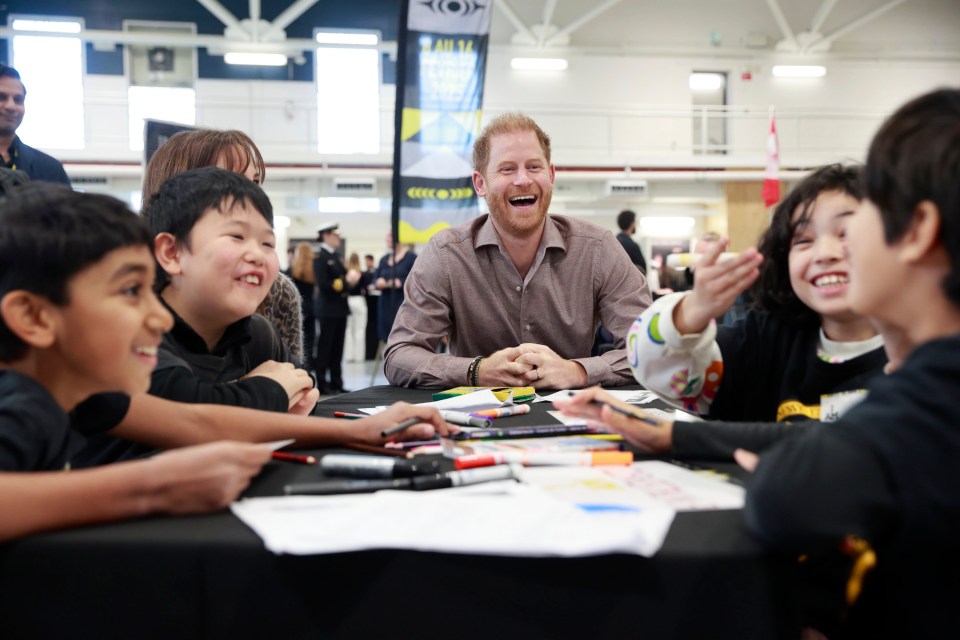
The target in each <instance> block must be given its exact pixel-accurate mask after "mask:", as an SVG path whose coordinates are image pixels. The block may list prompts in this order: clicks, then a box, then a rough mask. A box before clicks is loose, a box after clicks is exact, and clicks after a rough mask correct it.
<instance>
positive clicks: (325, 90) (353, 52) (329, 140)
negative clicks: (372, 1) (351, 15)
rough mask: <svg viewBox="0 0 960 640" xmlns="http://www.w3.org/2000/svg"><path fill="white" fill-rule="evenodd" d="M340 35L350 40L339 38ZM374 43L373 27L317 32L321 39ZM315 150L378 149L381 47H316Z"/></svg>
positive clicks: (372, 150) (366, 151)
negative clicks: (369, 28) (354, 30)
mask: <svg viewBox="0 0 960 640" xmlns="http://www.w3.org/2000/svg"><path fill="white" fill-rule="evenodd" d="M345 38H347V39H350V40H344V39H345ZM352 38H366V40H365V41H356V42H358V44H376V42H377V40H378V39H379V38H378V37H377V35H376V34H372V33H369V32H367V33H359V32H351V33H329V32H318V33H317V41H318V42H321V43H343V42H354V40H352ZM316 68H317V139H318V141H317V150H318V151H319V152H320V153H342V154H347V153H379V152H380V51H379V50H377V49H375V48H370V49H361V48H343V47H339V48H338V47H323V46H321V47H318V48H317V57H316Z"/></svg>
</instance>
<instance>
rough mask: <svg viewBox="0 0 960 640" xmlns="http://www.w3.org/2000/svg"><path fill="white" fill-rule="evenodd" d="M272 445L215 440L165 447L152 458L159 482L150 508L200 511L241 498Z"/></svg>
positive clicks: (154, 472)
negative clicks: (180, 447)
mask: <svg viewBox="0 0 960 640" xmlns="http://www.w3.org/2000/svg"><path fill="white" fill-rule="evenodd" d="M271 451H272V449H271V447H270V446H269V445H264V444H248V443H246V442H225V441H222V442H212V443H210V444H202V445H197V446H193V447H185V448H183V449H172V450H170V451H164V452H163V453H158V454H157V455H155V456H153V457H152V458H149V460H148V461H147V464H149V465H150V466H151V471H150V477H151V478H152V479H153V481H154V482H155V486H154V487H152V490H150V493H149V494H148V495H147V496H146V497H147V500H148V501H149V509H147V510H148V511H159V512H162V513H177V514H180V513H198V512H203V511H211V510H213V509H222V508H224V507H226V506H227V505H228V504H230V503H231V502H233V501H234V500H236V499H237V496H239V495H240V492H241V491H243V490H244V489H246V487H247V485H248V484H250V478H252V477H253V476H255V475H257V474H258V473H259V472H260V469H261V467H263V465H265V464H266V463H267V462H269V460H270V454H271Z"/></svg>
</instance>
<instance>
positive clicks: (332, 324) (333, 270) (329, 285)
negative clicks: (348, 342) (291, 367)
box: [313, 222, 350, 395]
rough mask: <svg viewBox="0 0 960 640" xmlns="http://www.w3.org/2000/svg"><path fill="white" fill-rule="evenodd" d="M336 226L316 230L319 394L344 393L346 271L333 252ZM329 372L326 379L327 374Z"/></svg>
mask: <svg viewBox="0 0 960 640" xmlns="http://www.w3.org/2000/svg"><path fill="white" fill-rule="evenodd" d="M339 227H340V225H339V223H336V222H328V223H326V224H321V225H320V226H318V227H317V236H318V238H317V239H318V240H320V254H319V256H318V257H317V258H315V259H314V261H313V273H314V275H315V276H316V280H317V292H318V295H317V306H318V307H320V308H319V309H317V317H318V318H319V319H320V339H319V341H318V344H317V387H318V388H319V389H320V393H321V394H322V395H331V394H335V393H344V392H346V389H344V388H343V371H342V366H343V343H344V340H345V338H346V331H347V316H348V315H350V307H349V306H348V304H347V295H348V294H347V290H348V289H349V288H350V284H349V283H348V282H347V280H346V279H347V268H346V266H344V264H343V259H342V258H341V256H340V255H339V254H338V253H337V249H339V248H340V244H341V242H342V240H341V238H340V234H339V232H338V231H337V229H339ZM328 371H329V378H328V377H327V372H328Z"/></svg>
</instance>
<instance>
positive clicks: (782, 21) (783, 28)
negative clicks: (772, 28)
mask: <svg viewBox="0 0 960 640" xmlns="http://www.w3.org/2000/svg"><path fill="white" fill-rule="evenodd" d="M767 6H768V7H769V8H770V13H772V14H773V19H774V20H776V22H777V26H778V27H780V33H781V34H783V39H784V40H786V41H787V42H788V43H789V44H790V48H791V49H793V50H795V51H797V50H799V49H800V45H799V44H797V36H796V35H794V33H793V29H791V28H790V23H789V22H787V16H785V15H783V9H781V8H780V4H779V3H778V2H777V0H767Z"/></svg>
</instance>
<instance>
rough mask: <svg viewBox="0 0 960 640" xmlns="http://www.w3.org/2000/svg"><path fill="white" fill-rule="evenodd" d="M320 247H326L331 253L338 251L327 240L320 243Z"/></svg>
mask: <svg viewBox="0 0 960 640" xmlns="http://www.w3.org/2000/svg"><path fill="white" fill-rule="evenodd" d="M320 248H321V249H326V250H327V251H328V252H329V253H336V252H337V250H336V249H334V248H333V247H331V246H330V245H328V244H327V243H326V242H321V243H320Z"/></svg>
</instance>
